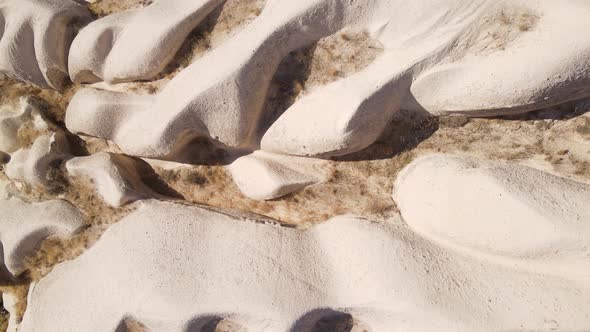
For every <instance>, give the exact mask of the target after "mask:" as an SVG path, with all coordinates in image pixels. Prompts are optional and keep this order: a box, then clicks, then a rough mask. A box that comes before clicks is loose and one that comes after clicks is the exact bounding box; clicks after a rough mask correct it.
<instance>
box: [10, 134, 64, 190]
mask: <svg viewBox="0 0 590 332" xmlns="http://www.w3.org/2000/svg"><path fill="white" fill-rule="evenodd" d="M68 158H71V154H70V148H69V143H68V140H67V138H66V135H65V133H64V132H63V131H58V132H56V133H53V134H51V135H42V136H39V137H38V138H37V139H36V140H35V142H34V143H33V145H32V146H31V147H30V148H22V149H19V150H18V151H16V152H15V153H13V154H12V156H11V159H10V161H9V162H8V164H6V175H7V176H8V177H9V178H10V179H12V180H18V181H21V182H25V183H27V184H30V185H32V186H33V187H45V186H47V185H49V184H50V183H49V180H48V179H47V173H48V172H49V171H50V170H51V168H52V167H55V163H56V162H59V161H61V160H65V159H68Z"/></svg>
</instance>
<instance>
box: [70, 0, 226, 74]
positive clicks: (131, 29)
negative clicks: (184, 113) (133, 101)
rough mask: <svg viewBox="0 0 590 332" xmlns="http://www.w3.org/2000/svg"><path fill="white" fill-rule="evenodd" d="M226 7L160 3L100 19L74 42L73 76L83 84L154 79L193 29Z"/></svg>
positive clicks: (183, 0)
mask: <svg viewBox="0 0 590 332" xmlns="http://www.w3.org/2000/svg"><path fill="white" fill-rule="evenodd" d="M222 3H223V1H222V0H165V1H155V2H154V3H153V4H151V5H149V6H147V7H145V8H142V9H133V10H127V11H124V12H119V13H116V14H112V15H108V16H106V17H103V18H100V19H98V20H96V21H94V22H92V23H90V24H89V25H88V26H86V27H85V28H84V29H82V31H80V33H79V34H78V35H77V36H76V38H75V39H74V42H73V43H72V48H71V52H70V57H69V70H70V76H71V77H72V80H73V81H74V82H77V83H94V82H98V81H102V80H104V81H106V82H109V83H117V82H127V81H136V80H148V79H152V78H154V77H155V76H156V75H157V74H159V73H160V72H161V71H162V70H163V69H164V67H165V66H166V65H167V64H168V62H170V60H172V58H173V57H174V55H175V54H176V52H177V51H178V49H179V48H180V46H181V45H182V42H183V41H184V39H185V38H186V36H187V35H188V34H189V33H190V32H191V30H193V29H194V28H195V27H196V26H197V25H199V23H201V21H202V20H203V19H204V18H205V17H206V16H207V15H208V14H209V13H210V12H211V11H212V10H213V9H215V7H217V6H219V5H220V4H222ZM146 37H147V38H146Z"/></svg>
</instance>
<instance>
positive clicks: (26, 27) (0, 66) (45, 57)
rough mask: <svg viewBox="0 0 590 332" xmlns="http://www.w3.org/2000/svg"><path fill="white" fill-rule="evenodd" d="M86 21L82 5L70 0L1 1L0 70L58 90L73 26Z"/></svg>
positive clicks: (87, 18) (73, 33)
mask: <svg viewBox="0 0 590 332" xmlns="http://www.w3.org/2000/svg"><path fill="white" fill-rule="evenodd" d="M90 20H91V16H90V13H89V12H88V10H87V9H86V7H85V6H83V5H82V4H80V3H78V2H76V1H74V0H2V2H1V3H0V38H1V39H0V73H2V74H5V75H7V76H10V77H12V78H14V79H17V80H20V81H23V82H27V83H31V84H35V85H38V86H40V87H43V88H46V87H51V88H54V89H60V88H61V87H62V86H63V83H64V81H65V80H66V79H67V77H68V71H67V63H68V52H69V47H70V44H71V42H72V39H73V38H74V35H75V33H76V29H77V26H81V25H83V24H85V23H87V22H89V21H90Z"/></svg>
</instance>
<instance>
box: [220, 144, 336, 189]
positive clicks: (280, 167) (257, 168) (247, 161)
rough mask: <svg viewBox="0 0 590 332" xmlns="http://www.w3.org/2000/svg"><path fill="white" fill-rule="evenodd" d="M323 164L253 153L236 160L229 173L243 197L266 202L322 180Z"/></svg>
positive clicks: (292, 157) (303, 159) (270, 154)
mask: <svg viewBox="0 0 590 332" xmlns="http://www.w3.org/2000/svg"><path fill="white" fill-rule="evenodd" d="M324 164H325V162H323V161H320V160H318V159H310V158H304V157H294V156H284V155H277V154H273V153H269V152H264V151H256V152H254V153H252V154H249V155H246V156H243V157H240V158H238V159H236V160H235V161H234V162H233V163H232V164H231V165H229V166H228V169H229V171H230V173H231V175H232V178H233V180H234V182H235V183H236V185H237V186H238V188H240V191H242V193H243V194H244V195H246V196H248V197H250V198H253V199H259V200H266V199H273V198H277V197H281V196H285V195H287V194H290V193H292V192H295V191H299V190H301V189H303V188H305V187H307V186H309V185H312V184H315V183H318V182H321V181H323V180H325V179H326V178H327V175H326V174H325V173H326V168H324V167H322V166H325V165H324Z"/></svg>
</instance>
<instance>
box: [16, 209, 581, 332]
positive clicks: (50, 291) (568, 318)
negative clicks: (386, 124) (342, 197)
mask: <svg viewBox="0 0 590 332" xmlns="http://www.w3.org/2000/svg"><path fill="white" fill-rule="evenodd" d="M433 218H436V215H434V216H433ZM514 222H515V223H518V222H521V221H520V220H514ZM524 222H525V223H526V222H527V221H524ZM498 227H505V226H504V225H502V224H500V225H498ZM138 234H141V236H138ZM543 235H544V234H541V236H543ZM196 239H197V240H196ZM467 253H468V252H467ZM586 259H587V258H586ZM570 277H571V276H570V275H569V274H567V273H566V271H564V274H563V275H561V276H559V277H557V276H551V275H547V274H544V273H539V272H538V271H536V270H534V269H526V268H524V267H522V266H519V265H514V266H504V265H502V264H496V263H494V262H490V261H487V260H481V259H478V258H477V257H473V256H472V255H469V254H468V255H465V252H456V251H455V250H453V249H447V248H445V247H441V246H439V245H438V243H437V242H430V241H429V240H427V239H425V238H423V237H421V236H419V235H417V234H415V233H413V232H412V231H411V230H410V228H408V227H406V226H405V225H403V223H401V222H400V221H399V220H396V219H394V220H390V221H388V222H386V223H383V224H379V223H373V222H370V221H367V220H363V219H359V218H354V217H338V218H334V219H332V220H330V221H327V222H325V223H323V224H320V225H317V226H314V227H312V228H311V229H308V230H297V229H292V228H284V227H279V226H277V225H273V224H267V223H256V222H255V221H254V220H247V219H245V218H244V217H232V216H230V215H227V214H224V213H219V212H213V211H209V210H205V209H202V208H197V207H187V206H183V205H179V204H173V203H162V202H156V201H145V202H143V203H141V206H140V207H139V208H138V209H137V210H136V211H135V212H133V213H132V214H131V215H129V216H128V217H126V218H125V219H124V220H122V221H121V222H119V223H118V224H116V225H114V226H112V227H111V228H110V229H109V230H108V231H107V232H106V233H105V234H104V235H103V236H102V238H101V239H100V240H99V242H98V243H97V244H96V245H95V246H94V247H92V248H91V249H89V250H88V251H86V252H85V253H84V254H83V255H82V256H80V257H79V258H77V259H75V260H73V261H70V262H66V263H63V264H61V265H59V266H57V267H56V268H54V270H53V271H52V272H51V273H50V274H49V275H48V276H47V277H45V278H44V279H42V280H41V281H40V282H39V283H37V284H36V285H35V286H34V287H33V289H32V290H31V294H30V296H29V300H30V302H29V308H28V309H27V312H26V313H25V317H24V320H23V322H22V324H21V326H20V329H19V331H37V330H38V329H39V327H41V326H42V327H43V329H44V330H45V331H88V332H92V331H115V330H116V329H117V327H118V326H120V325H121V324H123V321H125V320H133V321H136V322H139V323H141V324H142V325H143V326H145V327H146V328H147V329H148V330H151V331H172V330H174V331H176V330H195V331H200V328H201V327H202V326H203V325H206V324H207V323H208V322H210V321H211V320H219V319H227V320H230V321H232V322H234V323H236V324H238V325H240V326H242V327H245V328H247V329H248V330H253V331H293V330H294V331H309V330H310V329H311V327H313V326H314V325H315V324H316V322H317V321H318V320H319V319H321V318H325V317H327V316H330V315H334V312H335V311H336V312H345V313H349V314H351V315H352V317H353V318H354V319H355V320H357V321H359V322H362V323H363V324H364V325H365V326H368V327H369V328H370V329H371V330H372V331H392V330H404V331H424V330H433V329H436V330H442V331H457V330H462V331H498V330H549V329H552V328H558V329H563V330H584V329H587V328H588V327H589V325H588V324H589V323H588V322H589V321H590V320H589V319H590V313H589V312H588V310H587V309H586V308H588V306H590V293H589V291H588V289H590V288H589V287H588V286H589V284H588V279H581V280H578V279H575V278H570ZM81 295H83V296H81ZM56 303H58V304H59V305H50V304H56ZM425 317H427V319H426V318H425Z"/></svg>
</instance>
